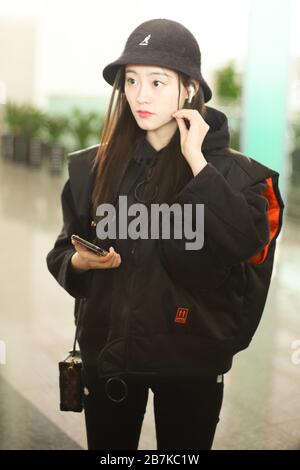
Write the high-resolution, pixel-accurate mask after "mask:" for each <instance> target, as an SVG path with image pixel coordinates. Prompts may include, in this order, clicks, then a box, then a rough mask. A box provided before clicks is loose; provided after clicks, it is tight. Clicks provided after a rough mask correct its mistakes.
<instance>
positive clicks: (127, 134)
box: [92, 66, 206, 220]
mask: <svg viewBox="0 0 300 470" xmlns="http://www.w3.org/2000/svg"><path fill="white" fill-rule="evenodd" d="M178 77H179V80H178V107H177V109H179V102H180V81H181V82H182V83H183V85H184V86H187V85H188V83H189V82H190V80H191V77H189V76H188V75H186V74H184V73H181V72H178ZM124 82H125V67H124V66H121V67H120V68H119V70H118V73H117V75H116V79H115V82H114V85H113V91H112V95H111V98H110V102H109V105H108V109H107V112H106V115H105V118H104V124H103V128H102V132H101V136H100V140H101V144H100V145H99V149H98V151H97V154H96V156H95V159H94V162H93V169H95V168H96V178H95V184H94V188H93V192H92V212H93V217H94V220H96V218H97V217H96V210H97V207H98V205H99V204H101V203H111V204H115V202H116V199H117V196H118V189H119V185H120V182H121V179H122V177H123V175H124V172H125V170H126V167H127V165H128V163H129V160H130V159H131V158H132V152H133V150H134V147H135V143H136V142H137V139H139V138H140V137H142V136H143V135H145V134H146V131H145V130H144V129H140V127H139V126H138V125H137V123H136V120H135V119H134V116H133V114H132V112H131V109H130V106H129V104H128V101H127V98H126V95H125V93H124ZM184 107H186V108H190V109H197V110H198V111H199V113H200V114H201V116H202V117H203V118H204V117H205V112H206V107H205V102H204V96H203V91H202V88H201V85H200V86H199V88H198V91H197V93H196V94H195V95H194V97H193V99H192V102H191V103H187V102H186V103H185V104H184ZM192 177H193V173H192V171H191V168H190V166H189V165H188V163H187V161H186V159H185V158H184V156H183V155H182V153H181V146H180V131H179V128H178V127H177V129H176V131H175V132H174V134H173V136H172V138H171V140H170V142H169V143H168V145H167V146H166V147H165V148H164V149H163V150H162V153H161V155H160V158H159V159H158V161H157V163H156V165H155V166H154V168H153V173H152V177H151V181H152V185H153V186H152V187H155V186H157V187H158V192H157V195H156V197H155V199H154V200H153V201H152V202H153V203H163V202H165V203H168V204H170V203H171V202H172V199H173V198H174V196H175V195H176V194H177V193H178V192H179V191H180V190H181V189H182V188H183V187H184V186H185V184H186V183H187V182H188V181H189V180H190V179H191V178H192ZM150 189H151V188H150ZM145 195H146V194H145Z"/></svg>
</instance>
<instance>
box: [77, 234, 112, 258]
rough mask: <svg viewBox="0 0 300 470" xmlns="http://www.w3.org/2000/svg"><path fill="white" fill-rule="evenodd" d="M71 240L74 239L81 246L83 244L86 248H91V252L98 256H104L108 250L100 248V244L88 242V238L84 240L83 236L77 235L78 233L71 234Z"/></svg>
mask: <svg viewBox="0 0 300 470" xmlns="http://www.w3.org/2000/svg"><path fill="white" fill-rule="evenodd" d="M71 240H75V241H76V242H78V243H80V244H81V245H82V246H85V247H86V248H88V250H91V251H92V252H93V253H96V255H99V256H105V255H107V253H108V251H106V250H104V249H103V248H100V246H97V245H94V243H91V242H89V241H88V240H85V239H84V238H81V237H79V235H74V234H73V235H71Z"/></svg>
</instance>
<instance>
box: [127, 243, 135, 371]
mask: <svg viewBox="0 0 300 470" xmlns="http://www.w3.org/2000/svg"><path fill="white" fill-rule="evenodd" d="M135 247H136V241H135V242H134V245H133V247H132V249H131V251H130V253H131V256H132V259H131V268H132V271H131V279H130V285H129V290H128V291H129V292H128V293H129V299H130V298H131V292H132V288H133V281H134V274H135V272H134V252H135ZM129 325H130V310H129V311H128V312H127V317H126V321H125V331H124V337H125V372H128V371H129V367H128V364H129V350H130V348H129V334H128V333H129Z"/></svg>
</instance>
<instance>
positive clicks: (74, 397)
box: [58, 316, 83, 412]
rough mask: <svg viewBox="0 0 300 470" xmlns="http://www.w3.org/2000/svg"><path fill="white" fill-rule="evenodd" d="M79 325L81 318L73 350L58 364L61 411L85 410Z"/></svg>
mask: <svg viewBox="0 0 300 470" xmlns="http://www.w3.org/2000/svg"><path fill="white" fill-rule="evenodd" d="M78 324H79V316H78V319H77V325H76V330H75V338H74V343H73V349H72V351H69V354H68V356H67V357H66V358H65V359H64V360H63V361H60V362H59V363H58V368H59V391H60V410H61V411H77V412H81V411H82V409H83V380H82V361H81V354H80V351H79V350H76V341H77V330H78Z"/></svg>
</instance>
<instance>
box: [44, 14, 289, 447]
mask: <svg viewBox="0 0 300 470" xmlns="http://www.w3.org/2000/svg"><path fill="white" fill-rule="evenodd" d="M103 77H104V79H105V80H106V81H107V82H108V83H109V84H111V85H113V92H112V97H111V101H110V103H109V107H108V112H107V115H106V119H105V124H104V128H103V132H102V136H101V137H102V138H101V144H100V145H96V146H94V147H90V148H88V149H83V150H80V151H78V152H74V153H72V154H70V156H69V179H68V181H67V182H66V184H65V186H64V189H63V192H62V208H63V216H64V224H63V228H62V231H61V233H60V234H59V236H58V238H57V240H56V242H55V245H54V248H53V249H52V250H51V251H50V253H49V254H48V256H47V263H48V268H49V270H50V272H51V273H52V274H53V276H54V277H55V278H56V280H57V281H58V282H59V283H60V285H61V286H62V287H63V288H64V289H66V291H67V292H68V293H69V294H71V295H72V296H73V297H74V298H75V299H76V300H75V319H76V324H77V331H78V342H79V346H80V350H81V355H82V361H83V369H84V385H85V389H84V390H85V394H84V410H85V420H86V430H87V440H88V448H89V449H137V448H138V442H139V436H140V431H141V427H142V423H143V417H144V413H145V409H146V404H147V398H148V391H149V388H151V389H152V391H153V393H154V417H155V426H156V438H157V449H210V448H211V447H212V443H213V438H214V434H215V430H216V426H217V423H218V421H219V414H220V409H221V405H222V399H223V374H225V373H226V372H227V371H228V370H229V369H230V368H231V364H232V357H233V355H234V354H235V353H237V352H238V351H240V350H242V349H244V348H246V347H247V346H248V344H249V343H250V341H251V338H252V336H253V334H254V332H255V330H256V328H257V326H258V323H259V320H260V317H261V315H262V312H263V308H264V304H265V300H266V296H267V292H268V288H269V283H270V278H271V273H272V267H273V259H274V251H275V246H276V238H277V236H278V234H279V232H280V229H281V219H282V211H283V207H284V205H283V202H282V200H281V197H280V193H279V189H278V173H276V172H275V171H273V170H271V169H269V168H267V167H265V166H263V165H261V164H260V163H258V162H256V161H255V160H253V159H251V158H249V157H246V156H245V155H242V154H241V153H240V152H237V151H235V150H233V149H231V148H230V147H229V132H228V123H227V118H226V116H225V115H224V114H223V113H221V112H220V111H218V110H216V109H214V108H211V107H209V106H207V105H206V104H205V103H207V102H208V101H209V100H210V98H211V96H212V94H211V90H210V88H209V86H208V85H207V83H206V82H205V80H204V79H203V77H202V74H201V55H200V50H199V46H198V43H197V41H196V39H195V38H194V36H193V35H192V33H191V32H190V31H189V30H188V29H186V28H185V27H184V26H183V25H182V24H180V23H178V22H175V21H172V20H167V19H153V20H150V21H146V22H144V23H142V24H141V25H139V26H138V27H137V28H136V29H135V30H134V31H133V32H132V33H131V35H130V36H129V38H128V40H127V42H126V45H125V48H124V51H123V53H122V55H121V56H120V57H119V58H118V59H117V60H116V61H114V62H112V63H110V64H109V65H107V66H106V67H105V68H104V70H103ZM149 113H151V114H149ZM103 204H106V206H105V205H103ZM108 204H109V205H108ZM134 204H138V205H134ZM155 204H156V206H154V205H155ZM157 204H164V207H165V208H167V209H169V212H168V210H167V211H166V213H167V217H165V218H164V217H162V219H160V222H159V224H158V225H156V227H154V228H153V227H152V225H153V224H152V225H151V223H152V222H153V215H152V208H153V207H157ZM173 204H174V206H172V205H173ZM172 207H173V208H175V207H176V210H177V213H176V210H175V209H174V211H172V210H171V208H172ZM203 207H204V226H203V217H202V218H201V214H202V215H203V212H201V208H203ZM112 208H113V209H114V210H111V209H112ZM130 208H131V209H132V210H130ZM150 209H151V210H150ZM178 210H179V212H178ZM180 211H181V212H180ZM105 214H108V216H107V217H105ZM138 214H140V216H141V217H140V219H139V217H138ZM135 215H137V217H133V216H135ZM165 215H166V214H165ZM179 216H180V217H181V218H180V217H179ZM198 216H199V217H198ZM199 219H200V222H201V221H202V223H200V224H199V223H198V222H199ZM139 222H140V224H139ZM122 224H123V228H121V229H120V226H121V225H122ZM183 224H186V225H185V226H184V228H185V230H181V234H180V236H178V234H179V233H180V229H182V228H183ZM139 225H142V232H140V236H138V230H137V228H138V226H139ZM105 227H106V229H107V230H106V232H105ZM124 227H125V228H128V231H126V233H124ZM117 228H118V231H117ZM139 228H140V229H141V227H139ZM150 228H151V229H150ZM152 229H153V230H152ZM161 229H163V230H164V229H165V230H166V233H167V236H165V235H164V234H163V233H162V232H163V230H161ZM117 232H118V233H117ZM73 233H75V234H78V235H79V236H81V237H82V238H86V239H88V240H89V241H93V242H94V243H96V244H98V245H99V246H101V247H102V248H105V249H107V250H108V251H109V253H108V254H106V255H105V256H103V257H101V256H100V257H99V256H97V255H96V254H94V253H92V252H91V251H89V250H88V249H87V248H85V247H82V246H81V245H80V244H78V243H77V242H74V241H72V242H71V240H70V237H71V235H72V234H73ZM191 234H193V235H194V238H195V242H194V244H193V242H191V241H190V240H191V237H190V235H191ZM151 235H152V236H151ZM201 235H203V237H202V239H201ZM106 236H107V237H106ZM197 237H198V239H197ZM199 237H200V240H199ZM203 242H204V243H203ZM72 243H73V246H72Z"/></svg>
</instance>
